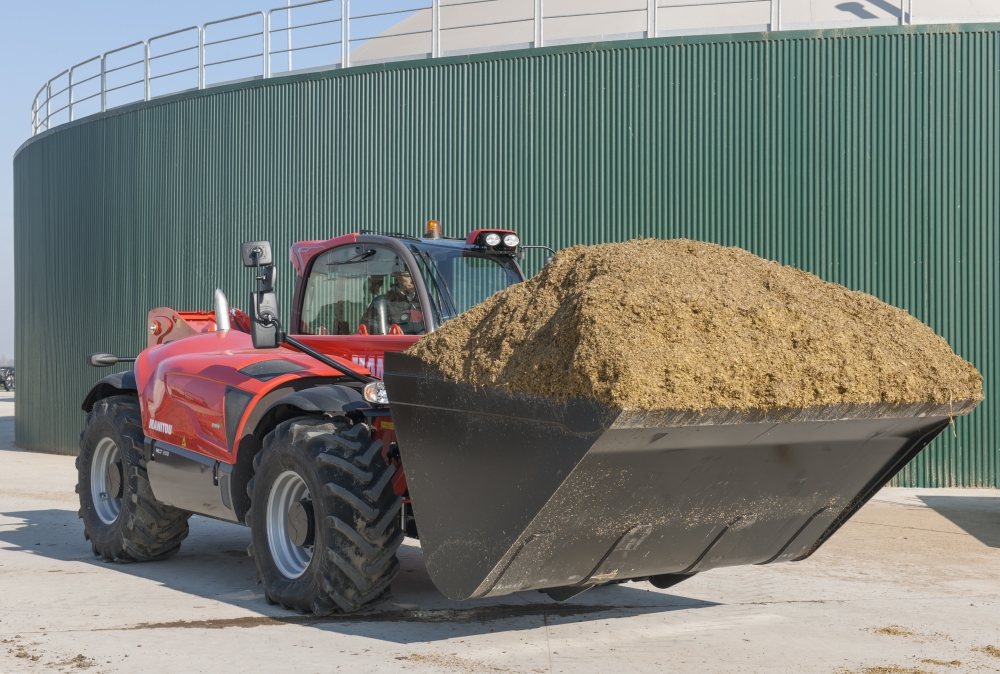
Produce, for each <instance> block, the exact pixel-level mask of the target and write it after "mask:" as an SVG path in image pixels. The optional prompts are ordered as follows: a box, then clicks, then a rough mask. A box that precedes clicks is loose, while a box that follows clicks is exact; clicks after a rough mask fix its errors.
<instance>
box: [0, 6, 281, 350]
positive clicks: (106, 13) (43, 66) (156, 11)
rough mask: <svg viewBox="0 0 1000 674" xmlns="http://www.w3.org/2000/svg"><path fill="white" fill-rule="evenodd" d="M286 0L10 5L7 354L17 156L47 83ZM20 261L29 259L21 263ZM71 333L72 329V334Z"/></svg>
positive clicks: (0, 345) (4, 215)
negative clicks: (74, 68)
mask: <svg viewBox="0 0 1000 674" xmlns="http://www.w3.org/2000/svg"><path fill="white" fill-rule="evenodd" d="M284 4H285V2H284V0H266V1H265V0H210V1H208V2H206V1H205V0H170V2H152V1H150V0H92V1H90V2H80V0H31V1H30V2H24V3H14V2H4V3H3V9H4V25H5V28H6V29H5V30H4V37H3V40H0V58H2V61H0V62H3V63H6V64H7V66H5V68H4V70H3V74H2V76H0V82H2V92H3V93H2V95H0V154H2V155H3V158H4V159H3V162H2V163H0V166H2V169H0V356H4V355H6V356H7V357H13V356H14V250H13V249H14V229H13V228H14V198H13V182H14V180H13V159H14V153H15V152H16V151H17V148H18V147H19V146H20V145H21V143H23V142H24V141H25V140H27V139H28V138H29V137H30V135H31V127H30V120H31V101H32V99H33V98H34V95H35V93H36V92H37V91H38V89H39V87H41V86H42V85H43V84H44V83H45V82H46V80H48V79H49V78H51V77H52V76H54V75H56V74H57V73H59V72H61V71H62V70H64V69H66V68H68V67H69V66H71V65H73V64H75V63H79V62H81V61H85V60H86V59H88V58H90V57H92V56H95V55H97V54H100V53H104V52H106V51H109V50H111V49H114V48H116V47H121V46H124V45H127V44H130V43H132V42H137V41H139V40H145V39H147V38H149V37H151V36H154V35H160V34H163V33H167V32H169V31H172V30H176V29H179V28H185V27H187V26H191V25H196V24H197V25H201V24H203V23H205V22H206V21H213V20H215V19H222V18H226V17H230V16H235V15H237V14H243V13H245V12H251V11H257V10H266V9H270V8H273V7H276V6H281V5H284ZM18 263H19V264H30V261H29V260H19V261H18ZM70 334H71V333H67V335H68V336H69V335H70Z"/></svg>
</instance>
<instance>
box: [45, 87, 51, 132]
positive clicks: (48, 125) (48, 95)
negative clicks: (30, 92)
mask: <svg viewBox="0 0 1000 674" xmlns="http://www.w3.org/2000/svg"><path fill="white" fill-rule="evenodd" d="M45 128H46V129H51V128H52V82H51V80H50V81H49V82H48V83H46V85H45Z"/></svg>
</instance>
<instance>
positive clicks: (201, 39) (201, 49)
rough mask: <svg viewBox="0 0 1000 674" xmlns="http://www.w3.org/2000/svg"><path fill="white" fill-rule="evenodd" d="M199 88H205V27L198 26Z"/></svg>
mask: <svg viewBox="0 0 1000 674" xmlns="http://www.w3.org/2000/svg"><path fill="white" fill-rule="evenodd" d="M198 88H199V89H204V88H205V29H204V28H202V27H201V26H198Z"/></svg>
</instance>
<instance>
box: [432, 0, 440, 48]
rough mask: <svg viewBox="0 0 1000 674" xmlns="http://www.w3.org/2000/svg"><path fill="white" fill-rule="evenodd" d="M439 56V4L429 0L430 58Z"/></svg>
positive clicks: (437, 1)
mask: <svg viewBox="0 0 1000 674" xmlns="http://www.w3.org/2000/svg"><path fill="white" fill-rule="evenodd" d="M440 55H441V2H440V0H431V57H432V58H437V57H438V56H440Z"/></svg>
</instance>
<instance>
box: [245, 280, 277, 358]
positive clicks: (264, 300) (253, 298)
mask: <svg viewBox="0 0 1000 674" xmlns="http://www.w3.org/2000/svg"><path fill="white" fill-rule="evenodd" d="M277 317H278V297H277V295H275V294H274V291H271V292H266V293H259V292H252V293H250V339H251V340H253V348H255V349H276V348H278V347H279V346H281V342H282V341H283V340H282V337H284V335H283V334H282V333H281V331H280V330H279V329H278V321H277V320H276V319H277Z"/></svg>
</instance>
